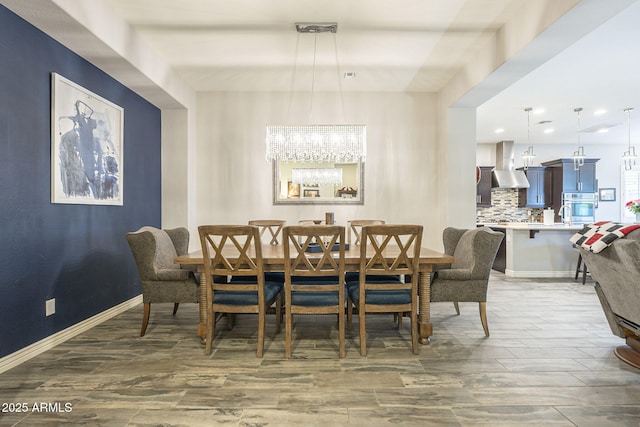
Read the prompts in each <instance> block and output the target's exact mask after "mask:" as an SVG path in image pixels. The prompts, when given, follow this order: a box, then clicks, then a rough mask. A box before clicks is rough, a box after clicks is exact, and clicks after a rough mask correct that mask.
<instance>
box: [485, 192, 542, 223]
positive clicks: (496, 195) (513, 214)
mask: <svg viewBox="0 0 640 427" xmlns="http://www.w3.org/2000/svg"><path fill="white" fill-rule="evenodd" d="M542 211H543V209H538V208H519V207H518V190H517V189H508V190H505V189H497V188H494V189H492V190H491V207H487V208H482V207H478V208H476V212H477V216H476V222H481V223H482V222H528V221H531V220H533V221H540V218H541V217H542ZM529 214H531V217H530V216H529Z"/></svg>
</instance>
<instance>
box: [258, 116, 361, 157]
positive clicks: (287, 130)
mask: <svg viewBox="0 0 640 427" xmlns="http://www.w3.org/2000/svg"><path fill="white" fill-rule="evenodd" d="M266 141H267V147H266V159H267V161H268V162H271V161H272V160H284V161H293V162H315V163H319V162H334V163H355V162H358V161H365V160H366V157H367V127H366V126H365V125H274V126H267V138H266Z"/></svg>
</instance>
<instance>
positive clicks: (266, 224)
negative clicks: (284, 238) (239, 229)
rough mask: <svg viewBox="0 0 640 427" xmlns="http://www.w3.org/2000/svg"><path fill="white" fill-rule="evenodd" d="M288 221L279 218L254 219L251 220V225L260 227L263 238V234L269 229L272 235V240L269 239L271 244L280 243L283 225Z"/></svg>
mask: <svg viewBox="0 0 640 427" xmlns="http://www.w3.org/2000/svg"><path fill="white" fill-rule="evenodd" d="M286 223H287V222H286V221H283V220H279V219H254V220H251V221H249V225H255V226H256V227H258V229H259V230H260V238H261V239H262V236H263V234H265V232H266V231H267V230H269V234H270V236H271V240H270V241H269V244H271V245H278V244H280V242H279V241H278V238H279V237H280V234H281V233H282V227H284V225H285V224H286Z"/></svg>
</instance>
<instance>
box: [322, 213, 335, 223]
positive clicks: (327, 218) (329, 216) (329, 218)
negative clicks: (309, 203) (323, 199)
mask: <svg viewBox="0 0 640 427" xmlns="http://www.w3.org/2000/svg"><path fill="white" fill-rule="evenodd" d="M335 219H336V216H335V214H334V213H333V212H327V213H325V214H324V223H325V224H327V225H333V223H334V222H335Z"/></svg>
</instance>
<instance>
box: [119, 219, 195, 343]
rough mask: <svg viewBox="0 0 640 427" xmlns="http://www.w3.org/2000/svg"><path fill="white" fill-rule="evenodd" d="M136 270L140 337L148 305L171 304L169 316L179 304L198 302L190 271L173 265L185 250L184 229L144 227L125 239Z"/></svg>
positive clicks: (149, 310)
mask: <svg viewBox="0 0 640 427" xmlns="http://www.w3.org/2000/svg"><path fill="white" fill-rule="evenodd" d="M125 237H126V238H127V242H128V243H129V247H130V248H131V252H132V253H133V257H134V259H135V261H136V265H137V267H138V274H139V275H140V283H141V286H142V303H143V306H144V313H143V317H142V328H141V329H140V336H141V337H142V336H144V334H145V333H146V331H147V325H148V324H149V316H150V314H151V304H152V303H153V304H155V303H173V315H174V316H175V315H176V312H177V311H178V305H179V304H180V303H183V302H193V303H197V302H198V293H199V290H198V281H197V280H196V278H195V275H194V272H193V271H192V270H189V269H186V268H181V267H180V266H179V265H177V264H174V263H173V260H174V259H175V258H176V257H177V256H181V255H186V254H187V253H188V250H189V231H188V230H187V229H186V228H184V227H181V228H176V229H172V230H160V229H158V228H155V227H149V226H145V227H142V228H140V229H139V230H138V231H135V232H132V233H127V234H126V236H125Z"/></svg>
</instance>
